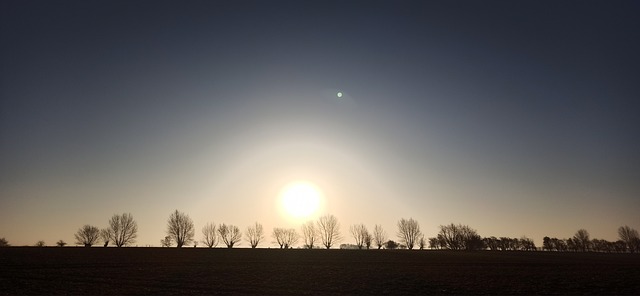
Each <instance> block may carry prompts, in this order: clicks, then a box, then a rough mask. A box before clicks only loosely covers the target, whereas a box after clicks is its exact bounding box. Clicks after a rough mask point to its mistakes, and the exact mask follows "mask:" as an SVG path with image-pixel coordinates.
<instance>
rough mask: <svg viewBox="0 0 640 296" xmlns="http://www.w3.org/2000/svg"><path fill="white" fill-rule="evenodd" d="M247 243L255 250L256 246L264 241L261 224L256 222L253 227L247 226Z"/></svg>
mask: <svg viewBox="0 0 640 296" xmlns="http://www.w3.org/2000/svg"><path fill="white" fill-rule="evenodd" d="M246 235H247V241H248V242H249V244H250V245H251V248H255V247H257V246H258V244H259V243H260V241H262V239H264V234H263V232H262V224H259V223H258V222H256V223H255V224H254V225H253V226H249V227H248V228H247V234H246Z"/></svg>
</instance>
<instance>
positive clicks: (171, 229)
mask: <svg viewBox="0 0 640 296" xmlns="http://www.w3.org/2000/svg"><path fill="white" fill-rule="evenodd" d="M167 234H168V235H169V236H170V237H171V239H173V240H174V241H175V242H176V245H177V247H178V248H182V246H184V245H186V244H189V243H191V242H192V241H193V236H194V235H195V230H194V226H193V221H192V220H191V218H190V217H189V215H187V214H185V213H181V212H178V210H176V211H175V212H173V213H172V214H171V216H169V220H168V221H167Z"/></svg>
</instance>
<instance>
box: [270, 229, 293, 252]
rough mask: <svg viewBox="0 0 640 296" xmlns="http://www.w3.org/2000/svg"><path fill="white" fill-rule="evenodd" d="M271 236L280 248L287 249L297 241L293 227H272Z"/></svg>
mask: <svg viewBox="0 0 640 296" xmlns="http://www.w3.org/2000/svg"><path fill="white" fill-rule="evenodd" d="M272 236H273V238H274V239H275V240H276V241H275V242H276V243H277V244H278V245H279V246H280V249H283V248H284V249H288V248H289V247H292V246H293V245H295V244H296V243H297V242H298V239H299V236H298V233H297V232H296V230H295V229H293V228H289V229H285V228H278V227H276V228H274V229H273V234H272Z"/></svg>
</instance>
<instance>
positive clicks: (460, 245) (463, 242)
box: [438, 223, 517, 250]
mask: <svg viewBox="0 0 640 296" xmlns="http://www.w3.org/2000/svg"><path fill="white" fill-rule="evenodd" d="M438 238H439V239H441V240H442V242H443V244H444V247H445V248H447V249H451V250H480V249H482V248H484V246H483V243H482V238H481V237H480V235H478V233H477V232H476V230H475V229H473V228H471V227H469V226H467V225H462V224H458V225H455V224H453V223H452V224H449V225H440V233H439V234H438ZM506 240H507V241H510V240H509V239H508V238H506ZM504 241H505V240H503V239H501V243H504ZM516 241H517V240H516ZM516 244H517V243H516ZM501 247H502V248H506V246H505V245H503V244H501Z"/></svg>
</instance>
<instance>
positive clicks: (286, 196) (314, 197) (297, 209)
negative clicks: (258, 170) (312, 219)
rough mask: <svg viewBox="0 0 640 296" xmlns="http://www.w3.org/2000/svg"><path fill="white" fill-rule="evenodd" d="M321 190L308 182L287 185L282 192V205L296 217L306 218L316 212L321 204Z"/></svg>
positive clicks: (288, 212)
mask: <svg viewBox="0 0 640 296" xmlns="http://www.w3.org/2000/svg"><path fill="white" fill-rule="evenodd" d="M320 197H321V194H320V191H319V190H318V188H317V187H316V186H315V185H313V184H311V183H307V182H296V183H291V184H289V185H287V186H286V187H285V188H284V189H283V190H282V193H281V194H280V201H281V203H282V207H283V208H284V210H285V212H287V214H289V215H291V216H292V217H294V218H305V217H308V216H310V215H312V214H313V213H315V212H316V211H317V210H318V208H319V206H320Z"/></svg>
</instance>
